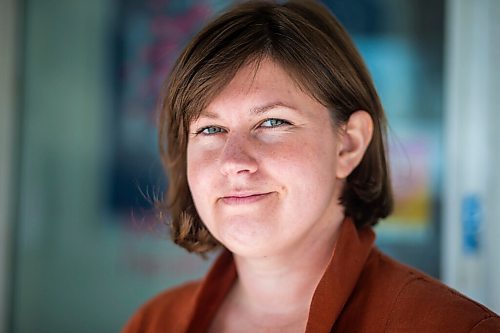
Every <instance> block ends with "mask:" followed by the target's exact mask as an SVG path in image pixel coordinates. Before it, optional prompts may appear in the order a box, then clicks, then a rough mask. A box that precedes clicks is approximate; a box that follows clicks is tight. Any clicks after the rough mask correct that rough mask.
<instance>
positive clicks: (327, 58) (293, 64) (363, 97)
mask: <svg viewBox="0 0 500 333" xmlns="http://www.w3.org/2000/svg"><path fill="white" fill-rule="evenodd" d="M264 57H267V58H270V59H272V60H273V61H275V62H276V63H278V64H280V65H281V66H282V67H283V68H285V69H286V70H287V71H288V73H289V74H290V76H291V77H292V78H293V79H294V80H295V81H296V82H297V84H298V85H299V86H300V87H301V88H302V89H303V90H304V91H306V92H307V93H309V94H310V95H311V96H313V97H314V98H315V99H317V100H318V102H320V103H321V104H323V105H325V106H327V107H328V108H329V110H330V111H331V116H332V119H333V120H334V124H335V125H336V126H339V125H342V124H344V123H346V122H347V120H348V119H349V117H350V115H351V114H352V113H353V112H355V111H357V110H365V111H367V112H368V113H369V114H370V116H371V117H372V120H373V123H374V133H373V137H372V140H371V142H370V145H369V146H368V148H367V150H366V153H365V155H364V157H363V159H362V161H361V162H360V164H359V165H358V166H357V167H356V168H355V169H354V170H353V172H352V173H351V174H350V175H349V176H348V177H347V180H346V182H345V186H344V189H343V193H342V196H341V198H340V202H341V204H342V205H343V206H344V207H345V214H346V215H347V216H350V217H351V218H352V219H353V220H354V222H355V224H356V226H357V227H361V226H363V225H367V224H371V225H373V224H375V223H377V221H378V219H379V218H383V217H386V216H387V215H388V214H389V213H390V212H391V210H392V206H393V198H392V191H391V184H390V179H389V170H388V165H387V161H386V148H385V145H386V142H385V141H386V119H385V115H384V111H383V109H382V106H381V103H380V100H379V97H378V96H377V93H376V91H375V88H374V85H373V82H372V80H371V78H370V75H369V73H368V71H367V69H366V67H365V65H364V63H363V60H362V59H361V56H360V55H359V53H358V51H357V50H356V48H355V46H354V44H353V42H352V40H351V39H350V37H349V35H348V34H347V32H346V31H345V29H344V28H343V27H342V26H341V25H340V23H339V22H338V21H337V20H336V18H335V17H334V16H333V15H332V14H331V13H329V12H328V10H327V9H325V8H323V7H322V6H321V5H319V4H317V3H314V2H312V1H289V2H287V3H284V4H279V3H276V2H274V1H250V2H246V3H243V4H239V5H236V6H235V7H233V8H231V9H230V10H229V11H227V12H226V13H224V14H222V15H221V16H219V17H218V18H217V19H215V20H214V21H212V22H211V23H209V24H208V25H207V26H206V27H205V28H204V29H203V30H202V31H201V32H200V33H199V34H198V35H197V36H195V37H194V38H193V40H192V41H191V43H190V44H189V45H188V46H187V47H186V49H185V50H184V51H183V53H182V54H181V55H180V57H179V59H178V60H177V62H176V64H175V66H174V68H173V70H172V72H171V75H170V77H169V80H168V81H167V84H166V87H165V90H164V95H163V99H162V104H161V110H160V119H159V124H160V132H159V140H160V153H161V157H162V160H163V163H164V166H165V168H166V171H167V175H168V181H169V188H168V193H167V196H166V197H165V198H164V199H163V201H162V202H160V209H161V210H164V211H167V212H168V214H169V219H170V226H171V232H172V237H173V239H174V241H175V242H176V243H177V244H179V245H181V246H183V247H184V248H186V249H187V250H188V251H194V252H198V253H204V252H207V251H209V250H211V249H213V248H214V247H216V246H217V245H218V242H217V240H215V238H213V236H212V235H210V233H209V231H208V230H207V229H206V227H205V226H204V224H203V222H202V221H201V219H200V217H199V215H198V213H197V211H196V209H195V207H194V203H193V199H192V197H191V193H190V190H189V187H188V182H187V175H186V148H187V142H188V131H189V125H190V123H191V121H192V120H193V119H195V118H196V117H197V116H198V115H199V114H200V112H201V111H202V110H203V109H204V108H205V107H206V106H207V105H208V104H209V103H210V102H211V101H212V100H213V98H214V97H215V96H217V94H218V93H219V92H220V91H221V90H222V89H223V88H224V87H225V86H226V85H227V83H228V82H230V80H231V79H232V78H233V77H234V75H235V74H236V72H237V71H238V70H239V69H240V68H241V67H242V66H243V65H245V64H247V63H249V62H252V61H253V62H256V63H257V64H258V63H259V61H261V60H262V59H263V58H264Z"/></svg>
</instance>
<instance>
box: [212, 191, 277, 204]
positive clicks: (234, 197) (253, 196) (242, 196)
mask: <svg viewBox="0 0 500 333" xmlns="http://www.w3.org/2000/svg"><path fill="white" fill-rule="evenodd" d="M272 193H273V192H264V193H237V194H230V195H227V196H224V197H221V200H222V202H224V203H225V204H226V205H245V204H251V203H255V202H258V201H261V200H264V199H266V198H267V197H269V196H270V195H271V194H272Z"/></svg>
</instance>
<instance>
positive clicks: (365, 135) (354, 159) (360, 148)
mask: <svg viewBox="0 0 500 333" xmlns="http://www.w3.org/2000/svg"><path fill="white" fill-rule="evenodd" d="M372 135H373V120H372V118H371V116H370V115H369V114H368V112H366V111H363V110H360V111H356V112H354V113H353V114H351V116H350V117H349V120H348V121H347V123H346V124H345V125H343V126H342V129H341V133H340V135H339V145H338V152H337V159H338V160H337V173H336V175H337V178H339V179H344V178H347V176H349V175H350V174H351V172H352V170H354V168H356V167H357V166H358V164H359V163H360V162H361V160H362V159H363V156H364V154H365V151H366V148H368V145H369V144H370V141H371V139H372Z"/></svg>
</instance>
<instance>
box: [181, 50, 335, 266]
mask: <svg viewBox="0 0 500 333" xmlns="http://www.w3.org/2000/svg"><path fill="white" fill-rule="evenodd" d="M337 138H338V135H337V134H336V132H335V130H334V128H333V126H332V121H331V119H330V115H329V111H328V110H327V109H326V108H325V107H324V106H323V105H321V104H320V103H318V102H317V101H316V100H314V99H313V98H311V97H309V96H308V95H307V94H305V93H304V92H302V91H301V90H300V89H299V88H298V87H297V86H296V85H295V84H294V82H293V81H292V79H291V78H290V77H289V76H288V75H287V73H286V72H285V71H284V70H283V69H282V68H281V67H280V66H279V65H276V64H275V63H274V62H272V61H271V60H264V61H262V62H261V64H260V66H259V67H258V70H257V71H255V67H254V66H252V65H248V66H246V67H243V68H242V69H241V70H240V71H239V72H238V73H237V74H236V76H235V77H234V79H233V80H232V81H231V82H230V83H229V84H228V85H227V87H226V88H225V89H224V90H223V91H222V92H221V93H220V95H218V96H217V98H215V99H214V100H213V101H212V102H211V103H210V104H209V106H208V107H207V108H206V110H204V111H203V112H202V113H201V115H200V117H199V118H198V119H197V120H195V121H194V122H193V123H192V124H191V126H190V136H189V141H188V148H187V175H188V183H189V188H190V190H191V194H192V196H193V200H194V203H195V206H196V209H197V211H198V214H199V215H200V217H201V219H202V220H203V222H204V223H205V225H206V227H207V228H208V229H209V230H210V232H211V233H212V235H213V236H214V237H215V238H217V239H218V240H219V241H220V242H221V243H222V244H223V245H225V246H226V247H227V248H228V249H229V250H230V251H232V252H233V253H236V254H239V255H242V256H251V257H255V256H268V255H273V254H274V255H276V254H279V253H286V252H283V251H290V249H296V250H297V249H301V248H302V249H305V248H306V247H307V246H313V245H314V244H315V243H317V242H318V241H319V240H321V239H331V237H333V235H334V233H335V231H336V230H337V229H338V226H339V224H340V222H341V220H342V217H343V209H342V207H341V206H340V204H339V203H338V198H339V195H340V193H341V190H342V181H341V180H340V179H337V177H336V171H337V158H338V154H339V142H338V140H337Z"/></svg>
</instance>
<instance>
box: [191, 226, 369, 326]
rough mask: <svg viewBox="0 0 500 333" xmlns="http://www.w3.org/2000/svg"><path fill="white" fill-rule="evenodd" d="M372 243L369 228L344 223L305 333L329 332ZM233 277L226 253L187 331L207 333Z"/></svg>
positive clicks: (204, 288)
mask: <svg viewBox="0 0 500 333" xmlns="http://www.w3.org/2000/svg"><path fill="white" fill-rule="evenodd" d="M374 240H375V234H374V232H373V230H372V228H371V227H363V228H361V229H359V230H357V229H356V227H355V226H354V223H353V222H352V220H351V219H350V218H346V219H345V220H344V222H343V223H342V225H341V227H340V233H339V237H338V239H337V243H336V245H335V250H334V253H333V255H332V258H331V259H330V263H329V264H328V267H327V269H326V271H325V274H324V275H323V277H322V278H321V280H320V282H319V284H318V286H317V287H316V290H315V292H314V295H313V298H312V302H311V308H310V311H309V319H308V322H307V327H306V333H313V332H314V333H327V332H330V331H331V329H332V327H333V325H334V324H335V321H336V320H337V318H338V316H339V315H340V313H341V311H342V309H343V307H344V305H345V304H346V302H347V300H348V299H349V296H350V295H351V293H352V291H353V290H354V288H355V286H356V283H357V281H358V279H359V277H360V275H361V272H362V270H363V267H364V265H365V262H366V260H367V259H368V255H369V254H370V251H371V249H372V246H373V242H374ZM236 277H237V273H236V266H235V263H234V260H233V256H232V254H231V253H230V252H229V251H227V250H225V251H223V252H222V253H221V255H220V256H219V257H218V258H217V260H216V261H215V263H214V265H213V266H212V268H211V269H210V271H209V273H208V274H207V276H206V277H205V279H204V280H203V282H202V283H201V285H200V287H199V289H198V292H197V296H196V302H195V303H194V307H193V312H192V317H191V320H190V323H191V324H190V327H189V328H188V329H187V332H189V333H195V332H196V333H197V332H200V333H201V332H206V330H207V329H208V327H209V326H210V323H211V321H212V319H213V318H214V317H215V314H216V312H217V309H218V308H219V307H220V305H221V304H222V302H223V301H224V298H225V296H226V295H227V293H228V292H229V290H230V289H231V287H232V285H233V283H234V281H235V280H236Z"/></svg>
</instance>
